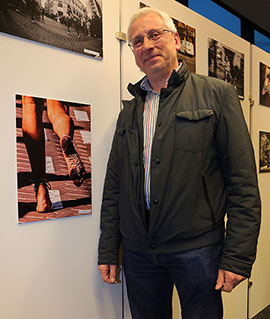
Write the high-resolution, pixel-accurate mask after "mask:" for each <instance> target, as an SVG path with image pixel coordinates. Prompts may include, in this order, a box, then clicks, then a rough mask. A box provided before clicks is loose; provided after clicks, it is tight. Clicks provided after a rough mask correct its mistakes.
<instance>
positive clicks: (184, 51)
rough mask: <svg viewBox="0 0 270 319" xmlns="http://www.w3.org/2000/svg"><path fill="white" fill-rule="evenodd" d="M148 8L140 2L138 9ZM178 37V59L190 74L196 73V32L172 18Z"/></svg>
mask: <svg viewBox="0 0 270 319" xmlns="http://www.w3.org/2000/svg"><path fill="white" fill-rule="evenodd" d="M143 7H149V6H147V5H145V4H144V3H142V2H140V8H143ZM172 20H173V22H174V25H175V27H176V30H177V32H178V34H179V37H180V43H181V46H180V49H179V51H178V52H177V55H178V58H179V59H181V60H184V61H185V62H186V63H187V66H188V69H189V71H190V72H193V73H195V72H196V50H195V43H196V30H195V29H194V28H192V27H191V26H189V25H187V24H185V23H183V22H181V21H178V20H176V19H174V18H172Z"/></svg>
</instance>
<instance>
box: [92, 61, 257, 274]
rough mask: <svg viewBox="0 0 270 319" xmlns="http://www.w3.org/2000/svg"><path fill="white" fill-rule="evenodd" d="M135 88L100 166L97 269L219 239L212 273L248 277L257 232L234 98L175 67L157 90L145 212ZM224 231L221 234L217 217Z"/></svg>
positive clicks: (140, 94) (245, 137)
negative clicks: (135, 255)
mask: <svg viewBox="0 0 270 319" xmlns="http://www.w3.org/2000/svg"><path fill="white" fill-rule="evenodd" d="M140 83H141V81H140V82H138V83H137V84H135V85H129V90H130V92H131V94H133V95H134V96H135V98H134V99H132V100H131V101H124V102H123V103H124V109H123V110H122V111H121V113H120V115H119V118H118V122H117V128H116V131H115V135H114V140H113V144H112V149H111V153H110V157H109V161H108V167H107V175H106V179H105V184H104V194H103V202H102V209H101V237H100V242H99V260H98V263H99V264H117V263H118V250H119V246H120V243H121V242H122V243H123V244H124V245H125V246H127V247H128V248H129V249H131V250H134V251H142V252H147V253H154V254H155V253H171V252H181V251H185V250H189V249H194V248H199V247H202V246H206V245H210V244H213V243H216V242H219V241H221V240H223V239H224V237H225V239H224V250H223V255H222V258H221V261H220V267H221V268H223V269H225V270H229V271H232V272H235V273H237V274H241V275H244V276H250V272H251V267H252V264H253V262H254V260H255V256H256V246H257V238H258V233H259V228H260V196H259V191H258V186H257V175H256V168H255V163H254V154H253V149H252V145H251V141H250V137H249V133H248V130H247V127H246V123H245V120H244V117H243V113H242V109H241V105H240V103H239V99H238V96H237V92H236V90H235V89H234V88H233V87H232V86H231V85H229V84H227V83H226V82H224V81H221V80H218V79H215V78H209V77H206V76H200V75H196V74H191V73H189V71H188V69H187V66H186V64H185V63H183V65H182V67H181V68H180V70H179V71H178V73H176V72H175V71H174V72H173V74H172V76H171V78H170V80H169V83H168V87H167V88H166V89H162V90H161V95H160V105H159V114H158V119H157V124H156V132H155V136H154V140H153V145H152V157H151V159H152V164H151V204H150V205H151V208H150V212H147V211H146V209H145V200H144V193H143V192H144V191H143V184H144V172H143V164H142V163H143V160H142V156H143V106H144V98H145V92H144V91H143V90H141V89H140ZM226 213H227V217H228V223H227V226H226V232H225V234H224V228H225V227H224V217H225V215H226Z"/></svg>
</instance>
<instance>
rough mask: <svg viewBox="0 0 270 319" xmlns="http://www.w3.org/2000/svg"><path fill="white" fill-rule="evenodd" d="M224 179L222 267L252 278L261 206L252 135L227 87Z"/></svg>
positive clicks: (221, 141) (221, 129) (222, 129)
mask: <svg viewBox="0 0 270 319" xmlns="http://www.w3.org/2000/svg"><path fill="white" fill-rule="evenodd" d="M216 143H217V152H218V153H217V156H218V158H219V163H220V165H221V170H222V172H223V176H224V178H225V183H226V188H225V193H226V211H227V224H226V232H225V240H224V249H223V255H222V257H221V261H220V268H222V269H225V270H228V271H231V272H234V273H236V274H240V275H243V276H245V277H250V273H251V269H252V265H253V263H254V260H255V257H256V249H257V240H258V235H259V229H260V216H261V203H260V195H259V189H258V182H257V173H256V165H255V160H254V153H253V148H252V144H251V140H250V136H249V132H248V129H247V126H246V123H245V119H244V116H243V113H242V108H241V105H240V102H239V99H238V96H237V92H236V90H235V89H234V88H233V87H232V86H231V85H228V86H227V85H226V88H225V92H224V96H223V101H222V106H221V111H220V117H219V120H218V124H217V129H216Z"/></svg>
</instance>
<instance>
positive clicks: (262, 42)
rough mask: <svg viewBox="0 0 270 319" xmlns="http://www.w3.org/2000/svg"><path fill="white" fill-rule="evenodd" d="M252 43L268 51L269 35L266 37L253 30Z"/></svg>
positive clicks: (269, 45) (269, 49)
mask: <svg viewBox="0 0 270 319" xmlns="http://www.w3.org/2000/svg"><path fill="white" fill-rule="evenodd" d="M254 44H255V45H256V46H257V47H259V48H261V49H263V50H264V51H266V52H268V53H270V37H269V38H268V37H266V36H265V35H263V34H262V33H260V32H258V31H256V30H255V31H254Z"/></svg>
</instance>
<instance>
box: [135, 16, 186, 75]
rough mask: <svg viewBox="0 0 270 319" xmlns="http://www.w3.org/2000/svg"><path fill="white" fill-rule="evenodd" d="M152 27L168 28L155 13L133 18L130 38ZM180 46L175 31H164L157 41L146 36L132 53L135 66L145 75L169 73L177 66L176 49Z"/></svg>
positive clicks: (142, 33) (146, 31)
mask: <svg viewBox="0 0 270 319" xmlns="http://www.w3.org/2000/svg"><path fill="white" fill-rule="evenodd" d="M154 29H166V30H167V29H168V27H167V26H166V25H165V23H164V21H163V19H162V18H161V17H160V16H159V15H158V14H155V13H151V14H148V15H146V16H142V17H140V18H138V19H137V20H135V22H134V23H133V24H132V26H131V29H130V33H129V35H130V39H134V38H136V37H137V36H140V35H145V34H146V33H148V32H149V31H151V30H154ZM179 48H180V39H179V36H178V34H177V33H174V34H172V33H170V32H164V33H163V34H162V36H161V38H160V39H159V40H158V41H155V42H153V41H151V40H149V39H148V38H147V37H146V36H145V37H144V43H143V45H142V46H141V47H140V48H137V49H134V51H133V53H134V56H135V61H136V64H137V66H138V67H139V68H140V69H141V70H142V71H143V72H144V73H145V74H146V75H147V76H155V75H156V76H158V74H170V73H171V72H172V71H173V69H175V68H177V67H178V61H177V52H176V51H177V50H179Z"/></svg>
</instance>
